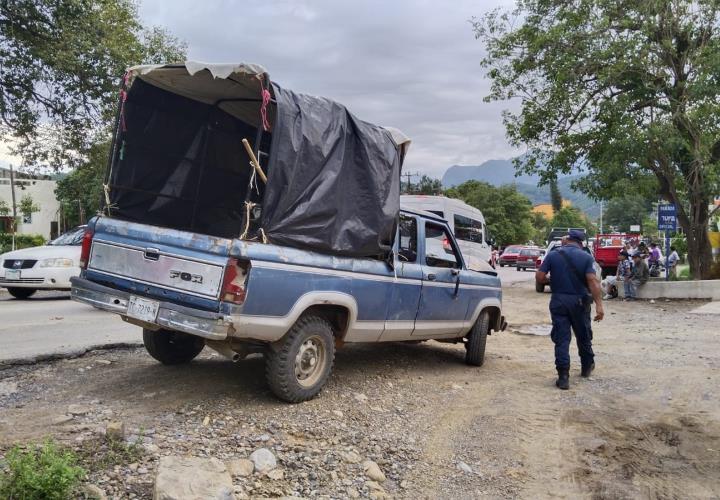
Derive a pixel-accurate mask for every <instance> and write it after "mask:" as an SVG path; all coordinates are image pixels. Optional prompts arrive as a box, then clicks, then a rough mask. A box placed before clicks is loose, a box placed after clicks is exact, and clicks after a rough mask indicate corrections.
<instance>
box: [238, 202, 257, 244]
mask: <svg viewBox="0 0 720 500" xmlns="http://www.w3.org/2000/svg"><path fill="white" fill-rule="evenodd" d="M254 206H255V203H253V202H251V201H246V202H245V229H244V230H243V232H242V234H241V235H240V239H241V240H244V239H245V238H247V235H248V231H249V230H250V211H251V210H252V209H253V207H254Z"/></svg>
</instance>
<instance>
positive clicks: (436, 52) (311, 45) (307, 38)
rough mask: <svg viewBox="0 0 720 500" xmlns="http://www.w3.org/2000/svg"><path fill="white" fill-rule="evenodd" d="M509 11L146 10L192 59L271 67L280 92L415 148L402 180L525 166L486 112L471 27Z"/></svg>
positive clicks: (253, 6) (310, 6) (461, 6)
mask: <svg viewBox="0 0 720 500" xmlns="http://www.w3.org/2000/svg"><path fill="white" fill-rule="evenodd" d="M497 5H512V2H511V0H489V1H475V2H473V1H469V0H454V1H453V2H437V1H433V2H431V1H425V0H404V1H398V0H395V1H387V0H386V1H375V0H372V1H365V0H362V1H349V0H348V1H345V0H272V1H267V0H264V1H260V0H251V1H242V2H240V1H232V0H215V1H201V0H173V1H172V2H169V1H167V0H142V3H141V9H140V13H141V17H142V20H143V22H144V23H146V24H156V25H160V26H163V27H165V28H167V29H168V30H170V31H171V32H172V33H173V34H174V35H176V36H178V37H179V38H181V39H183V40H185V41H186V42H187V44H188V57H189V58H190V59H194V60H199V61H210V62H254V63H259V64H262V65H263V66H264V67H265V68H266V69H267V70H268V72H269V73H270V76H271V78H272V79H273V80H274V81H275V82H277V83H278V84H280V85H282V86H284V87H287V88H291V89H292V90H295V91H296V92H303V93H308V94H315V95H322V96H326V97H330V98H333V99H336V100H338V101H339V102H341V103H342V104H344V105H346V106H347V107H348V108H349V109H350V111H352V112H353V113H354V114H355V115H356V116H358V117H359V118H361V119H363V120H367V121H370V122H373V123H377V124H379V125H387V126H393V127H397V128H399V129H401V130H402V131H403V132H405V134H407V135H408V136H410V138H411V139H412V141H413V144H412V146H411V147H410V152H409V155H408V157H407V159H406V162H405V168H404V170H405V171H406V172H407V171H412V172H422V173H426V174H429V175H432V176H435V177H440V176H442V174H443V173H444V171H445V169H447V167H449V166H451V165H454V164H465V165H477V164H480V163H482V162H483V161H485V160H489V159H498V158H510V157H512V156H515V155H516V154H518V151H516V150H513V148H511V147H510V145H509V144H508V143H507V140H506V139H505V132H504V128H503V125H502V119H501V112H502V110H503V109H504V108H507V107H508V106H512V104H510V103H491V104H487V103H484V102H483V97H484V96H485V95H487V93H488V81H487V80H486V78H485V77H484V70H483V69H482V68H481V67H480V59H481V57H482V54H483V46H482V43H481V42H480V41H478V40H475V38H474V35H473V31H472V29H471V26H470V23H469V22H468V21H469V19H470V18H471V17H472V16H480V15H482V14H483V13H484V12H486V11H487V10H489V9H491V8H493V7H495V6H497Z"/></svg>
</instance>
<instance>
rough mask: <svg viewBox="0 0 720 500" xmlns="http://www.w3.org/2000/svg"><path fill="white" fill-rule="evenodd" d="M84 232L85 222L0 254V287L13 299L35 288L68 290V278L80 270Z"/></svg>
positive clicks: (25, 297)
mask: <svg viewBox="0 0 720 500" xmlns="http://www.w3.org/2000/svg"><path fill="white" fill-rule="evenodd" d="M84 234H85V226H79V227H76V228H74V229H72V230H70V231H68V232H67V233H64V234H62V235H60V236H58V237H57V238H56V239H54V240H53V241H51V242H50V243H48V244H47V245H43V246H39V247H32V248H23V249H22V250H15V251H14V252H7V253H4V254H2V255H0V266H1V267H0V287H1V288H7V290H8V292H10V295H12V296H13V297H15V298H17V299H27V298H28V297H30V296H31V295H32V294H34V293H35V292H36V291H38V290H70V278H71V277H73V276H78V275H79V274H80V248H81V245H82V240H83V235H84Z"/></svg>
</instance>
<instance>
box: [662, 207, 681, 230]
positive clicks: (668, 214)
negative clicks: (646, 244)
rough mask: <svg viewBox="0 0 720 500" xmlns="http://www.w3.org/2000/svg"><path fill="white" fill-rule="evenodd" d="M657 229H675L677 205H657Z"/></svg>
mask: <svg viewBox="0 0 720 500" xmlns="http://www.w3.org/2000/svg"><path fill="white" fill-rule="evenodd" d="M658 230H659V231H676V230H677V207H675V205H671V204H663V205H658Z"/></svg>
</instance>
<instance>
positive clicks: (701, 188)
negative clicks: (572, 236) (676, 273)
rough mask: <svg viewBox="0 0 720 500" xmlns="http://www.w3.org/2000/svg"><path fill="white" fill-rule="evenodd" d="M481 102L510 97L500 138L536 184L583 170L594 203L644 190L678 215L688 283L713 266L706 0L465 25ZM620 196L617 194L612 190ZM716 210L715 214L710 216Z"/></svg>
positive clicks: (718, 88) (543, 6)
mask: <svg viewBox="0 0 720 500" xmlns="http://www.w3.org/2000/svg"><path fill="white" fill-rule="evenodd" d="M474 28H475V34H476V36H477V37H478V38H479V39H481V40H482V41H483V42H484V44H485V48H486V51H487V52H486V54H487V55H486V56H485V57H484V59H483V61H482V64H483V65H484V67H485V68H487V69H488V75H489V77H490V79H491V80H492V86H491V91H490V94H489V96H487V97H486V99H487V100H489V101H493V100H506V99H514V98H519V99H520V101H521V104H520V108H519V109H520V111H519V112H518V113H512V112H508V113H506V114H505V126H506V129H507V135H508V137H509V138H510V141H511V142H512V143H513V144H514V145H516V146H520V145H523V146H526V147H528V149H529V150H530V152H529V154H528V155H526V156H525V157H524V159H525V162H524V163H523V164H517V166H518V169H519V170H520V171H524V172H540V173H541V175H542V178H543V179H544V180H545V181H547V180H548V179H551V178H553V177H555V176H557V174H558V173H560V172H564V173H569V172H571V171H573V170H574V169H576V167H577V166H582V168H583V169H584V171H585V173H586V176H585V178H584V179H583V181H582V182H580V183H579V187H580V188H581V189H582V190H583V191H585V192H586V193H588V194H589V195H590V196H592V197H594V198H596V199H609V198H611V197H612V196H613V195H614V194H617V193H618V192H625V190H628V189H631V188H632V189H636V188H643V189H646V190H647V191H646V193H647V194H648V196H651V195H655V196H657V194H659V195H660V197H662V198H663V199H664V200H666V201H668V202H671V203H674V204H675V205H677V207H678V219H679V223H680V226H681V227H682V229H683V230H684V232H685V234H686V235H687V240H688V249H689V263H690V269H691V272H692V275H693V276H694V277H695V278H696V279H702V278H706V277H708V275H709V273H710V265H711V263H712V256H711V247H710V242H709V239H708V235H707V224H708V221H709V220H710V217H711V215H712V214H711V211H710V210H709V209H708V204H709V202H710V200H711V199H712V198H711V197H712V196H713V195H717V193H719V192H720V120H718V116H720V85H718V81H717V78H718V75H719V74H720V4H718V2H717V1H716V0H673V1H665V0H650V1H645V2H629V1H617V0H577V1H574V2H567V1H565V0H518V2H517V6H516V8H515V10H514V11H507V10H502V9H500V10H494V11H492V12H490V13H489V14H487V15H486V16H484V17H483V18H482V19H476V20H474ZM618 189H620V191H618ZM716 210H717V209H716Z"/></svg>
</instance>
